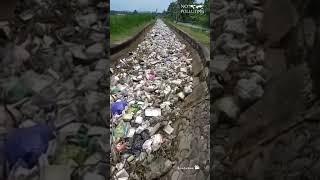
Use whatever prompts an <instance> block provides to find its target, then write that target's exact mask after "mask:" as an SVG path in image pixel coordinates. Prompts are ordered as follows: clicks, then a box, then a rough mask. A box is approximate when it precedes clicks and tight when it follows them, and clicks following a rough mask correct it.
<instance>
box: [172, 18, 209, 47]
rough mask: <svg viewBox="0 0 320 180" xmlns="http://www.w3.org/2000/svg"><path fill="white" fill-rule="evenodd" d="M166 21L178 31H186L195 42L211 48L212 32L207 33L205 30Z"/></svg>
mask: <svg viewBox="0 0 320 180" xmlns="http://www.w3.org/2000/svg"><path fill="white" fill-rule="evenodd" d="M166 21H167V22H168V23H171V24H172V25H174V26H175V27H177V28H178V29H180V30H182V31H184V32H185V33H187V34H188V35H189V36H191V37H192V38H194V39H195V40H197V41H199V42H200V43H202V44H203V45H205V46H206V47H208V48H210V32H206V31H203V30H200V29H196V28H192V27H188V26H184V25H180V24H177V23H174V22H172V21H170V20H166Z"/></svg>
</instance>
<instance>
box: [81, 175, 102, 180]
mask: <svg viewBox="0 0 320 180" xmlns="http://www.w3.org/2000/svg"><path fill="white" fill-rule="evenodd" d="M83 180H105V177H103V176H101V175H100V174H95V173H86V174H85V175H84V176H83Z"/></svg>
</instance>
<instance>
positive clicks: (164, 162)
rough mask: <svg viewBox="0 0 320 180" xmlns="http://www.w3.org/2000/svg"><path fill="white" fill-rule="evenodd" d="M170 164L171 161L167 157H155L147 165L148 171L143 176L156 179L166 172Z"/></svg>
mask: <svg viewBox="0 0 320 180" xmlns="http://www.w3.org/2000/svg"><path fill="white" fill-rule="evenodd" d="M172 165H173V163H172V162H171V161H170V160H168V159H165V158H163V157H160V158H157V159H156V160H154V161H152V163H151V164H150V165H149V168H150V171H148V172H146V174H145V177H146V178H147V179H157V178H159V177H161V176H162V175H163V174H165V173H167V172H168V171H169V170H170V169H171V167H172Z"/></svg>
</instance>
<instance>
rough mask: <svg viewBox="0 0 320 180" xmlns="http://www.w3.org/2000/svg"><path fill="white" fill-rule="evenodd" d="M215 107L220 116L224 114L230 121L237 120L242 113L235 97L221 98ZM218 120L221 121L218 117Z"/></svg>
mask: <svg viewBox="0 0 320 180" xmlns="http://www.w3.org/2000/svg"><path fill="white" fill-rule="evenodd" d="M213 107H214V110H215V111H216V112H217V113H218V114H219V115H218V116H220V114H221V113H222V114H224V115H226V116H227V118H228V119H230V120H236V119H237V118H238V116H239V113H240V108H239V107H238V105H237V103H236V101H235V99H234V98H233V97H223V98H220V99H218V100H217V101H216V102H215V103H214V105H213ZM218 120H219V121H220V120H221V119H220V117H218Z"/></svg>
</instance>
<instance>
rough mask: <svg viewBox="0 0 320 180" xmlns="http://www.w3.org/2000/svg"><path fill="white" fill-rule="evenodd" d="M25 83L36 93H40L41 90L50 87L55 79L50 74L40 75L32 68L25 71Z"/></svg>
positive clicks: (23, 77) (23, 78)
mask: <svg viewBox="0 0 320 180" xmlns="http://www.w3.org/2000/svg"><path fill="white" fill-rule="evenodd" d="M22 81H23V83H24V84H25V85H26V86H27V87H28V88H30V89H32V90H33V91H34V92H36V93H40V91H41V90H43V89H44V88H46V87H48V86H49V85H50V84H51V83H52V82H53V79H52V78H51V77H49V76H45V75H40V74H38V73H35V72H34V71H32V70H29V71H27V72H25V73H24V74H23V76H22Z"/></svg>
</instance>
